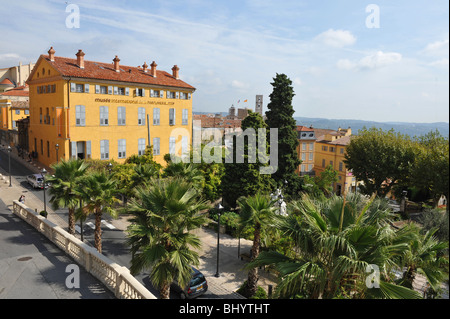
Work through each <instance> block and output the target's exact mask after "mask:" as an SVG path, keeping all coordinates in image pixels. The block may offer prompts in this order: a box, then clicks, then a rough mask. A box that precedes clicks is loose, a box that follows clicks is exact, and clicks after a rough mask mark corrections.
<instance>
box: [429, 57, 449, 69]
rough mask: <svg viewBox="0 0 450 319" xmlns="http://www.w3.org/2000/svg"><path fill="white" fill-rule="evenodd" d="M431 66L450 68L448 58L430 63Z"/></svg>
mask: <svg viewBox="0 0 450 319" xmlns="http://www.w3.org/2000/svg"><path fill="white" fill-rule="evenodd" d="M430 65H431V66H437V67H444V68H448V65H449V63H448V59H440V60H437V61H434V62H431V63H430Z"/></svg>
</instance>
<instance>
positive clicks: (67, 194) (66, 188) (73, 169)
mask: <svg viewBox="0 0 450 319" xmlns="http://www.w3.org/2000/svg"><path fill="white" fill-rule="evenodd" d="M52 168H53V169H54V171H55V173H54V174H53V175H52V176H50V177H48V178H47V179H46V181H47V182H49V183H51V185H52V187H50V188H49V194H50V196H51V197H50V203H51V204H52V207H53V209H59V208H62V207H64V208H67V209H68V210H69V221H68V224H69V234H75V209H76V208H77V207H78V205H79V202H80V200H79V198H78V197H77V196H75V188H76V187H77V185H78V183H79V181H80V178H82V177H83V176H85V175H86V171H87V168H88V164H86V163H85V162H84V161H82V160H79V159H70V160H64V159H63V160H61V161H60V162H59V163H56V164H53V165H52Z"/></svg>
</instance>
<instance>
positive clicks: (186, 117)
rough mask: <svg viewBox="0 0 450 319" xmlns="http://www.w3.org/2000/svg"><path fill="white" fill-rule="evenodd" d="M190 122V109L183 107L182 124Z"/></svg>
mask: <svg viewBox="0 0 450 319" xmlns="http://www.w3.org/2000/svg"><path fill="white" fill-rule="evenodd" d="M188 122H189V110H188V109H183V113H182V120H181V124H182V125H188Z"/></svg>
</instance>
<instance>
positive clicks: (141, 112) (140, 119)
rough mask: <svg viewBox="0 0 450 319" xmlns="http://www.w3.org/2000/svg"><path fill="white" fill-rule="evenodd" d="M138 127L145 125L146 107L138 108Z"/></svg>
mask: <svg viewBox="0 0 450 319" xmlns="http://www.w3.org/2000/svg"><path fill="white" fill-rule="evenodd" d="M138 125H145V107H139V108H138Z"/></svg>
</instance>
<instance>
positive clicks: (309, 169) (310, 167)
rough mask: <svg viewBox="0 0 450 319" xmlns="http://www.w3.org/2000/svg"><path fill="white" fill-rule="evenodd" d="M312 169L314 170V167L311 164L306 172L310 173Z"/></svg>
mask: <svg viewBox="0 0 450 319" xmlns="http://www.w3.org/2000/svg"><path fill="white" fill-rule="evenodd" d="M313 169H314V165H313V164H309V165H308V172H310V173H312V171H313Z"/></svg>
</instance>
